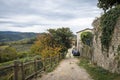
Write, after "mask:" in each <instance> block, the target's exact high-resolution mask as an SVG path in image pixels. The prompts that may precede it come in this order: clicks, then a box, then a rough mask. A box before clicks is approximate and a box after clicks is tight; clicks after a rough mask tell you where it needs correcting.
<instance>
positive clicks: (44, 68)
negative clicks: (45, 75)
mask: <svg viewBox="0 0 120 80" xmlns="http://www.w3.org/2000/svg"><path fill="white" fill-rule="evenodd" d="M45 63H46V62H45V58H44V59H43V67H44V71H46V67H45V66H46V64H45Z"/></svg>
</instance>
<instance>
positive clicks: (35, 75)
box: [34, 60, 37, 78]
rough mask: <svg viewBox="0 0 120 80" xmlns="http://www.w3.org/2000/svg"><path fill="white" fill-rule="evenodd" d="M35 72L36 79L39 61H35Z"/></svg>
mask: <svg viewBox="0 0 120 80" xmlns="http://www.w3.org/2000/svg"><path fill="white" fill-rule="evenodd" d="M34 71H35V78H37V61H36V60H34Z"/></svg>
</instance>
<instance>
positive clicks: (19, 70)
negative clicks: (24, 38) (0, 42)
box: [0, 54, 64, 80]
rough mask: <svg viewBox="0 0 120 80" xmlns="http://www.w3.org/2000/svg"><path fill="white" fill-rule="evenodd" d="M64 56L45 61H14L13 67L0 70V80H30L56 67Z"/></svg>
mask: <svg viewBox="0 0 120 80" xmlns="http://www.w3.org/2000/svg"><path fill="white" fill-rule="evenodd" d="M63 56H64V55H61V54H59V55H57V56H55V57H50V58H46V59H39V60H37V59H36V60H33V61H29V62H26V63H23V62H20V61H15V62H14V64H13V65H9V66H4V67H1V68H0V80H30V79H31V78H33V77H34V78H35V77H37V76H38V75H40V74H41V73H42V72H44V71H47V70H49V69H51V68H53V67H54V66H56V65H57V64H58V63H59V61H60V60H61V59H62V58H63Z"/></svg>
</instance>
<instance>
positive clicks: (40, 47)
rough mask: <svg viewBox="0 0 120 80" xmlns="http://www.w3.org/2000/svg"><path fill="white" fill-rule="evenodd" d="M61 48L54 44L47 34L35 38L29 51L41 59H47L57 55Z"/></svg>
mask: <svg viewBox="0 0 120 80" xmlns="http://www.w3.org/2000/svg"><path fill="white" fill-rule="evenodd" d="M60 50H61V46H60V45H58V44H57V43H56V41H55V40H54V38H53V37H52V36H51V35H50V34H49V33H45V34H43V35H39V36H38V37H37V41H36V42H35V44H34V45H33V46H32V48H31V51H32V53H34V54H35V55H40V56H41V58H47V57H50V56H55V55H57V54H59V51H60Z"/></svg>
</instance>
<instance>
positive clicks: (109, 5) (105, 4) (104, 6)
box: [97, 0, 120, 12]
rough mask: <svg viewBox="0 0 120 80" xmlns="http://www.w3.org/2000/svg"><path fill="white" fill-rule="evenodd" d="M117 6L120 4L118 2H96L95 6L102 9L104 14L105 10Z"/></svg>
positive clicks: (110, 0)
mask: <svg viewBox="0 0 120 80" xmlns="http://www.w3.org/2000/svg"><path fill="white" fill-rule="evenodd" d="M119 4H120V0H98V4H97V6H98V7H99V8H102V9H103V10H104V12H106V10H108V9H110V8H112V7H113V6H116V5H119Z"/></svg>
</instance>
